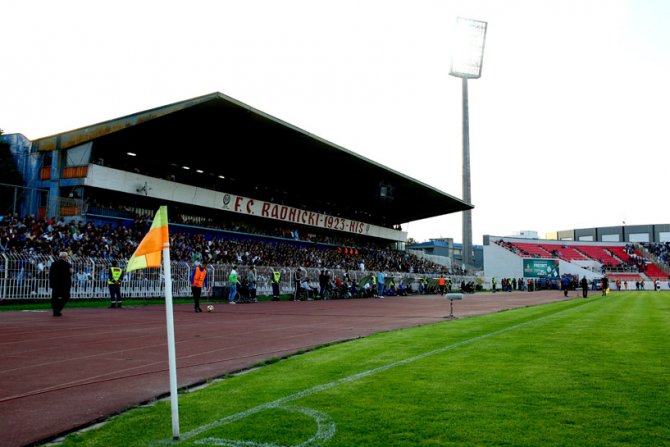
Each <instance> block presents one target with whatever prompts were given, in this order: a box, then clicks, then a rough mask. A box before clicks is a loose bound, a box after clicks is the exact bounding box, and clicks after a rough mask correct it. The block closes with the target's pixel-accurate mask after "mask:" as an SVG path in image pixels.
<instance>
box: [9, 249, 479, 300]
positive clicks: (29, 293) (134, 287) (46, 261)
mask: <svg viewBox="0 0 670 447" xmlns="http://www.w3.org/2000/svg"><path fill="white" fill-rule="evenodd" d="M55 260H56V258H54V257H52V256H44V255H36V254H29V253H2V254H1V255H0V302H2V301H16V300H36V301H39V300H42V301H43V300H48V299H49V298H50V297H51V289H50V288H49V268H50V266H51V263H52V262H53V261H55ZM69 261H70V263H71V264H72V288H71V291H70V292H71V299H73V300H84V299H96V298H109V290H108V287H107V272H108V270H109V267H110V265H111V262H112V259H103V258H87V257H77V256H73V257H71V258H70V259H69ZM116 261H117V262H118V265H119V266H120V267H124V266H125V264H126V260H125V259H117V260H116ZM192 269H193V266H192V265H191V264H188V263H185V262H172V263H171V270H172V291H173V295H174V296H175V297H190V296H191V285H190V276H191V271H192ZM278 269H279V271H280V272H281V282H280V293H282V294H294V293H295V281H294V277H295V276H294V275H295V271H296V268H293V267H280V268H278ZM230 270H231V266H230V265H227V264H210V265H209V266H208V271H209V274H208V281H209V284H208V285H209V286H210V287H212V289H213V291H214V292H219V293H221V294H224V293H226V291H227V287H228V275H229V274H230ZM275 270H276V268H275V267H272V266H256V284H257V285H256V290H257V295H259V296H263V295H271V294H272V277H273V272H274V271H275ZM301 270H303V273H302V275H306V276H307V279H308V282H309V284H310V286H311V287H314V288H316V289H317V290H318V288H319V274H320V272H321V269H317V268H303V269H301ZM248 271H249V267H247V266H239V267H238V268H237V272H238V274H239V276H240V278H245V277H246V275H247V272H248ZM328 271H329V272H330V275H331V277H332V278H333V279H334V278H335V277H340V278H344V276H345V274H348V275H349V277H350V278H351V280H352V281H353V282H356V283H357V284H360V283H361V282H362V281H363V280H364V279H365V278H366V277H367V276H369V275H370V272H361V271H350V272H346V271H345V270H342V269H328ZM437 276H438V275H416V274H411V273H387V274H386V277H387V278H393V279H394V281H395V283H396V284H400V282H403V283H405V284H406V285H407V286H408V288H409V289H410V290H411V291H413V292H417V290H418V289H419V287H418V284H419V283H420V282H421V281H422V280H423V278H435V277H437ZM451 278H452V280H453V284H454V286H455V287H457V285H458V284H460V283H461V281H465V282H468V281H474V277H469V276H468V277H464V276H452V277H451ZM121 294H122V296H123V297H124V298H163V297H164V296H165V286H164V278H163V270H162V268H161V269H158V268H154V269H144V270H136V271H133V272H130V273H125V274H124V277H123V282H122V284H121ZM221 297H223V295H222V296H221Z"/></svg>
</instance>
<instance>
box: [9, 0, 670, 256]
mask: <svg viewBox="0 0 670 447" xmlns="http://www.w3.org/2000/svg"><path fill="white" fill-rule="evenodd" d="M0 11H1V15H0V49H1V51H0V58H1V59H0V128H1V129H3V130H4V131H5V133H22V134H24V135H25V136H26V137H28V138H30V139H37V138H40V137H44V136H48V135H51V134H54V133H60V132H64V131H67V130H71V129H74V128H79V127H82V126H86V125H89V124H93V123H97V122H100V121H105V120H109V119H113V118H116V117H119V116H123V115H128V114H132V113H136V112H139V111H142V110H147V109H150V108H154V107H159V106H162V105H166V104H170V103H173V102H178V101H182V100H185V99H190V98H193V97H196V96H201V95H204V94H208V93H212V92H217V91H218V92H222V93H224V94H226V95H228V96H231V97H233V98H235V99H237V100H239V101H242V102H244V103H246V104H248V105H250V106H252V107H255V108H257V109H260V110H262V111H264V112H266V113H269V114H270V115H273V116H275V117H277V118H279V119H282V120H284V121H287V122H289V123H291V124H293V125H295V126H297V127H300V128H302V129H304V130H306V131H308V132H310V133H313V134H316V135H318V136H320V137H322V138H325V139H326V140H329V141H331V142H333V143H336V144H338V145H340V146H343V147H345V148H347V149H349V150H352V151H354V152H356V153H358V154H361V155H363V156H365V157H367V158H370V159H372V160H375V161H377V162H379V163H381V164H383V165H385V166H388V167H390V168H392V169H395V170H397V171H399V172H402V173H403V174H406V175H408V176H410V177H413V178H415V179H417V180H420V181H422V182H424V183H427V184H429V185H431V186H433V187H435V188H437V189H439V190H441V191H444V192H446V193H448V194H451V195H453V196H456V197H462V181H461V173H462V134H461V129H462V121H461V119H462V118H461V81H460V79H458V78H454V77H452V76H449V63H450V54H451V51H452V48H451V47H450V38H449V35H450V32H451V30H452V29H453V25H454V22H455V18H456V17H457V16H463V17H468V18H472V19H477V20H482V21H486V22H488V33H487V40H486V48H485V54H484V65H483V70H482V77H481V78H480V79H477V80H472V81H470V82H469V94H470V145H471V172H472V202H473V204H474V205H475V210H474V211H473V217H472V220H473V241H474V243H475V244H481V243H482V235H483V234H492V235H510V234H513V233H515V232H518V231H521V230H533V231H537V232H539V233H540V237H542V236H544V234H545V233H546V232H550V231H556V230H564V229H572V228H586V227H594V226H613V225H621V224H622V222H624V221H625V222H626V224H628V225H634V224H653V223H670V218H669V217H670V212H669V211H668V210H667V207H668V205H667V191H668V182H669V181H668V170H669V168H670V145H669V143H668V141H669V137H668V128H669V126H668V117H669V116H670V113H668V110H667V109H668V106H669V105H670V86H669V83H670V26H669V25H668V24H669V23H670V1H665V0H630V1H624V0H555V1H548V0H511V1H510V0H489V1H484V0H481V1H473V0H463V1H456V0H434V1H427V0H411V1H410V0H407V1H393V0H379V1H377V0H370V1H366V0H333V1H330V0H328V1H320V0H304V1H297V0H282V1H276V0H244V1H227V0H219V1H197V0H194V1H188V2H186V1H166V0H161V1H154V0H151V1H142V0H133V1H126V0H121V1H119V0H115V1H90V0H87V1H68V0H60V1H57V2H56V1H52V0H45V1H34V0H0ZM308 162H309V161H308ZM313 162H314V165H315V169H316V165H317V164H318V160H313ZM308 186H309V185H306V187H308ZM403 228H404V229H405V230H407V231H408V233H409V237H412V238H414V239H416V240H418V241H425V240H428V239H429V238H437V237H453V238H454V240H455V241H456V242H460V241H461V240H462V228H461V215H460V214H454V215H449V216H443V217H439V218H433V219H426V220H424V221H419V222H412V223H409V225H404V226H403Z"/></svg>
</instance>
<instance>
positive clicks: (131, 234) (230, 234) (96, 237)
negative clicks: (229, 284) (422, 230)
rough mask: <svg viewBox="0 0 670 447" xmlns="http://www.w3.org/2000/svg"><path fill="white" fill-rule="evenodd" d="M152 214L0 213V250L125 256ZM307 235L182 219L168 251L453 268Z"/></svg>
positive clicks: (230, 258) (189, 258)
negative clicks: (121, 220)
mask: <svg viewBox="0 0 670 447" xmlns="http://www.w3.org/2000/svg"><path fill="white" fill-rule="evenodd" d="M151 220H152V216H139V217H137V218H136V219H134V220H133V221H132V222H131V223H130V224H128V225H113V224H109V223H107V224H103V225H96V224H95V223H93V222H82V221H76V220H72V221H69V222H66V221H65V220H64V219H62V218H61V219H59V220H56V219H53V218H52V219H49V220H45V219H37V218H35V217H34V216H26V217H25V218H23V219H20V218H19V217H18V216H17V215H12V214H10V215H5V216H0V252H4V253H9V254H36V255H46V256H54V257H55V256H57V254H58V253H59V252H62V251H65V252H68V253H69V254H70V255H71V256H79V257H91V258H109V259H128V258H130V256H131V255H132V254H133V253H134V251H135V249H136V248H137V244H138V243H139V242H140V241H141V240H142V238H143V237H144V236H145V235H146V233H147V231H148V230H149V228H150V226H151ZM280 233H281V232H280ZM295 233H296V232H288V234H292V235H295ZM284 234H287V233H286V232H284ZM310 237H311V239H310V240H307V241H305V240H299V239H296V238H295V237H292V238H281V237H277V236H274V237H264V235H262V234H257V235H251V234H249V233H245V234H244V235H241V234H239V233H236V232H235V231H230V230H220V229H207V228H203V227H201V226H197V227H196V226H189V225H187V224H182V225H179V226H175V227H173V228H171V229H170V256H171V259H172V260H173V261H182V262H190V263H194V262H197V261H199V260H202V259H207V260H209V262H212V263H223V264H237V265H242V266H244V265H267V266H284V267H299V266H302V267H307V268H333V269H344V270H374V271H389V272H407V273H422V274H423V273H447V274H452V272H451V271H449V270H448V269H446V268H445V267H444V266H442V265H439V264H435V263H433V262H430V261H427V260H423V259H420V258H418V257H417V256H415V255H413V254H410V253H407V252H404V251H397V250H392V249H389V248H387V247H383V246H376V247H374V246H371V245H370V244H369V243H368V244H367V245H366V246H360V247H359V246H356V245H355V242H354V241H353V240H346V241H338V242H346V243H347V245H348V247H347V248H345V249H344V250H342V246H340V245H336V244H332V243H329V242H323V241H315V240H313V239H314V237H315V235H314V234H311V235H310ZM328 241H332V238H331V239H328ZM349 247H351V248H349Z"/></svg>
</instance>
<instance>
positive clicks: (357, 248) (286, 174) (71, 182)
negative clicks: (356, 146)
mask: <svg viewBox="0 0 670 447" xmlns="http://www.w3.org/2000/svg"><path fill="white" fill-rule="evenodd" d="M0 142H4V143H6V144H7V145H9V148H10V152H11V154H12V156H13V158H14V161H15V162H16V166H17V170H18V171H19V172H20V174H21V175H22V177H23V185H20V187H19V185H13V186H12V185H5V186H3V187H0V190H1V191H0V192H1V193H2V194H3V195H2V197H3V200H2V205H3V209H2V210H0V214H1V215H2V218H1V220H0V250H2V258H3V260H2V262H3V263H4V266H3V267H4V271H5V272H6V275H5V278H2V279H1V280H2V281H4V283H3V286H2V287H1V288H0V290H2V292H0V293H2V294H3V298H12V297H13V298H25V297H28V298H29V297H35V295H37V296H38V297H42V296H45V295H46V283H45V280H44V278H45V277H46V273H45V271H46V269H48V265H49V264H50V262H51V260H52V259H54V256H55V255H56V254H57V252H58V251H60V250H67V251H69V252H70V253H71V254H72V255H73V258H72V259H73V262H74V267H75V275H78V277H79V279H78V280H77V281H76V284H77V286H76V287H75V290H74V292H73V297H74V298H77V297H80V298H84V297H98V296H101V297H102V296H106V295H107V294H106V289H105V287H106V284H105V282H104V281H103V274H104V272H105V271H106V268H107V266H108V265H109V262H111V260H113V259H117V260H120V261H122V263H123V262H125V260H127V259H128V258H129V257H130V255H131V254H132V252H133V251H134V248H135V247H136V244H137V243H138V242H139V241H140V240H141V239H142V237H143V234H144V233H145V232H146V230H147V228H148V226H149V225H150V223H151V222H150V221H151V218H152V217H153V215H154V213H155V211H156V210H157V209H158V207H159V206H160V205H167V206H168V215H169V219H170V232H171V238H172V241H171V253H172V255H173V258H172V259H173V261H174V262H176V263H181V264H180V265H176V266H175V267H173V273H174V272H176V277H177V278H182V279H181V283H179V285H178V287H177V294H179V293H180V292H181V293H183V294H185V295H188V294H190V288H189V287H188V280H187V278H188V272H189V271H190V269H191V268H192V267H193V266H194V265H196V264H197V263H198V262H199V261H200V260H201V259H203V258H205V257H206V258H208V259H209V260H210V261H211V262H212V263H213V265H214V267H213V269H214V271H213V276H212V277H213V278H214V281H215V283H216V284H217V285H220V286H223V285H224V284H225V281H226V278H227V271H228V270H229V269H230V267H231V265H233V264H237V265H238V266H240V267H241V270H242V273H244V268H245V266H249V265H251V264H255V265H257V266H261V267H265V270H262V269H261V271H260V274H259V277H260V278H261V279H265V280H266V282H267V284H264V285H263V286H262V287H261V289H263V288H266V289H269V288H270V286H269V280H268V279H269V278H270V276H271V275H270V272H271V271H272V269H277V268H281V269H283V271H284V272H285V287H286V289H285V290H290V289H291V287H292V285H291V282H290V281H288V279H287V278H290V277H291V275H292V272H293V271H294V270H295V269H297V268H303V269H309V270H308V272H309V273H308V275H309V278H310V280H311V281H312V282H317V281H318V279H317V277H318V273H319V271H320V270H323V269H330V270H332V272H333V275H341V276H345V275H349V276H354V277H355V278H354V280H360V279H362V278H363V277H364V275H365V274H367V273H369V272H370V271H379V270H383V271H386V272H388V273H390V277H393V276H394V275H397V276H398V277H400V276H402V275H416V274H425V275H439V274H440V273H448V274H452V273H454V271H456V272H458V273H464V274H465V273H470V274H471V273H473V272H472V271H470V272H468V266H462V265H454V266H449V267H445V266H444V265H440V264H436V263H433V262H431V261H428V260H425V259H420V258H419V257H417V256H416V255H413V254H410V253H408V252H407V251H406V250H405V244H406V241H407V233H406V232H404V231H402V227H401V225H402V224H403V223H406V222H412V221H415V220H420V219H425V218H429V217H434V216H439V215H444V214H449V213H454V212H459V211H463V210H467V209H472V208H473V207H472V205H471V204H468V203H465V202H463V201H461V200H460V199H457V198H455V197H453V196H451V195H449V194H446V193H444V192H441V191H439V190H437V189H436V188H434V187H431V186H429V185H426V184H424V183H422V182H419V181H417V180H414V179H412V178H410V177H408V176H406V175H403V174H402V173H399V172H397V171H394V170H391V169H389V168H387V167H385V166H383V165H381V164H379V163H377V162H374V161H372V160H369V159H367V158H365V157H362V156H360V155H358V154H356V153H354V152H352V151H350V150H347V149H345V148H343V147H340V146H338V145H336V144H333V143H331V142H328V141H326V140H324V139H322V138H319V137H318V136H315V135H313V134H310V133H308V132H306V131H304V130H302V129H299V128H297V127H295V126H292V125H290V124H288V123H286V122H283V121H281V120H279V119H277V118H275V117H272V116H270V115H268V114H266V113H263V112H261V111H259V110H257V109H254V108H252V107H250V106H248V105H246V104H243V103H241V102H239V101H237V100H235V99H233V98H230V97H228V96H226V95H223V94H222V93H218V92H217V93H212V94H208V95H205V96H201V97H197V98H193V99H189V100H185V101H181V102H178V103H174V104H170V105H165V106H161V107H157V108H154V109H151V110H147V111H142V112H139V113H135V114H132V115H129V116H124V117H121V118H116V119H112V120H109V121H105V122H102V123H98V124H93V125H89V126H86V127H82V128H79V129H75V130H71V131H67V132H63V133H60V134H57V135H52V136H48V137H44V138H40V139H36V140H34V141H30V140H28V139H27V138H25V137H24V136H23V135H20V134H12V135H3V136H0ZM8 191H11V192H13V195H12V194H11V193H8ZM17 191H18V194H17ZM9 197H12V199H11V200H10V199H9ZM452 268H453V269H454V270H452ZM152 275H153V276H152ZM129 276H130V277H131V278H130V279H128V281H133V283H132V284H130V283H129V284H128V285H127V286H128V287H127V289H128V290H129V293H130V294H131V295H135V296H160V293H161V291H160V287H156V284H157V282H156V281H157V278H159V276H158V273H146V272H138V273H135V274H134V275H129ZM38 279H39V281H38ZM29 280H32V282H31V281H29ZM152 281H153V282H152ZM152 284H153V285H152ZM79 285H81V287H79ZM259 293H261V291H259Z"/></svg>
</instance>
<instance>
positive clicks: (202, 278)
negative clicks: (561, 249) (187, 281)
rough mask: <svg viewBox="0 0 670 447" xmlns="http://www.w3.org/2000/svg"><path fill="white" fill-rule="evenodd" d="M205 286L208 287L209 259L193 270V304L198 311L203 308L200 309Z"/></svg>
mask: <svg viewBox="0 0 670 447" xmlns="http://www.w3.org/2000/svg"><path fill="white" fill-rule="evenodd" d="M203 287H205V288H207V260H203V261H202V262H201V263H200V265H199V266H197V267H196V268H194V269H193V271H192V272H191V293H193V306H194V309H195V312H196V313H198V312H202V309H200V295H201V294H202V288H203Z"/></svg>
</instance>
